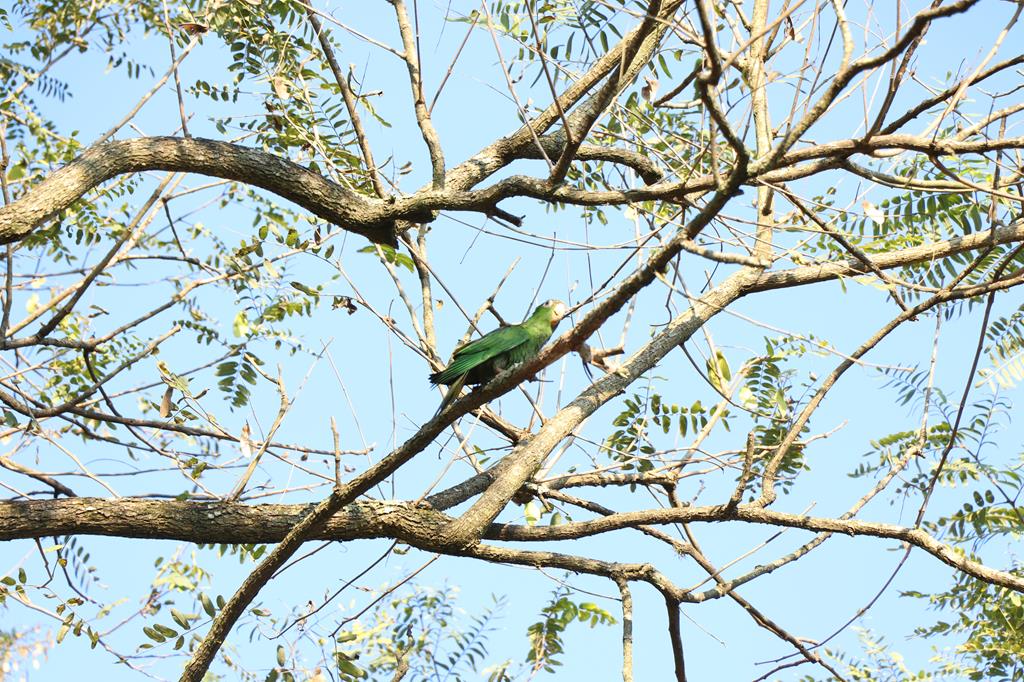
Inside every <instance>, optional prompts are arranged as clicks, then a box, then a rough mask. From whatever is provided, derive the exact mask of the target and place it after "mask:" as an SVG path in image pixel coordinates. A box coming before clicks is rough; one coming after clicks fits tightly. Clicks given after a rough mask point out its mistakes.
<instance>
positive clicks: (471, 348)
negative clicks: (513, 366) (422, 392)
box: [430, 325, 530, 384]
mask: <svg viewBox="0 0 1024 682" xmlns="http://www.w3.org/2000/svg"><path fill="white" fill-rule="evenodd" d="M529 339H530V334H529V333H528V332H527V331H526V330H525V329H523V327H522V326H521V325H512V326H511V327H502V328H501V329H495V330H494V331H492V332H489V333H488V334H486V335H485V336H483V337H481V338H479V339H477V340H476V341H470V342H469V343H467V344H466V345H464V346H460V347H459V348H458V349H456V351H455V357H454V358H452V361H451V364H449V365H448V366H447V367H445V368H444V369H443V370H441V371H440V372H437V373H436V374H432V375H431V376H430V380H431V381H432V382H433V383H435V384H450V383H451V382H453V381H455V379H456V378H458V377H459V376H460V375H462V374H465V373H466V372H468V371H470V370H471V369H473V368H474V367H476V366H477V365H480V364H482V363H484V362H487V361H488V360H490V359H491V358H494V357H496V356H498V355H500V354H501V353H505V352H507V351H510V350H512V349H513V348H515V347H516V346H519V345H521V344H523V343H525V342H526V341H528V340H529Z"/></svg>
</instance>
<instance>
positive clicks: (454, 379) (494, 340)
mask: <svg viewBox="0 0 1024 682" xmlns="http://www.w3.org/2000/svg"><path fill="white" fill-rule="evenodd" d="M566 312H567V309H566V307H565V304H564V303H562V302H561V301H556V300H554V299H552V300H550V301H545V302H544V303H541V304H540V305H539V306H537V309H536V310H534V311H533V314H532V315H530V317H528V318H526V320H525V321H524V322H522V323H520V324H513V325H510V326H508V327H499V328H498V329H495V330H494V331H492V332H488V333H487V334H485V335H484V336H483V337H481V338H479V339H477V340H476V341H470V342H469V343H467V344H465V345H463V346H459V347H458V348H456V349H455V353H454V355H453V356H452V361H451V362H450V363H448V366H447V367H445V368H444V369H443V370H441V371H440V372H434V373H433V374H431V375H430V383H432V384H434V385H435V386H436V385H438V384H444V385H445V386H448V387H449V388H448V392H447V393H445V395H444V399H443V400H442V401H441V407H439V408H437V414H440V413H441V412H443V411H444V409H445V408H446V407H448V406H449V405H450V404H451V403H453V402H455V399H456V398H458V397H459V393H460V392H461V391H462V387H463V386H464V385H466V384H469V385H471V386H476V385H479V384H486V383H487V382H488V381H490V380H491V379H493V378H494V377H496V376H497V375H498V374H499V373H501V372H502V371H503V370H506V369H508V368H509V367H512V366H513V365H517V364H519V363H521V362H525V361H527V360H529V359H530V358H532V357H533V356H535V355H537V353H539V352H540V349H541V348H542V347H543V346H544V343H545V342H546V341H547V340H548V339H549V338H551V333H552V332H554V331H555V327H557V326H558V323H559V322H560V321H561V319H562V318H563V317H565V314H566Z"/></svg>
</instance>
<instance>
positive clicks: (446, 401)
mask: <svg viewBox="0 0 1024 682" xmlns="http://www.w3.org/2000/svg"><path fill="white" fill-rule="evenodd" d="M465 384H466V375H465V374H463V375H462V376H460V377H459V378H458V379H456V380H455V381H453V382H452V383H451V386H449V387H448V391H447V392H446V393H445V394H444V398H442V399H441V406H440V407H438V408H437V412H435V413H434V416H435V417H436V416H437V415H439V414H441V413H442V412H444V411H445V409H447V407H448V406H449V405H451V404H452V403H454V402H455V400H456V398H458V397H459V394H460V393H462V387H463V386H464V385H465Z"/></svg>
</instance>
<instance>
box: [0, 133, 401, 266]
mask: <svg viewBox="0 0 1024 682" xmlns="http://www.w3.org/2000/svg"><path fill="white" fill-rule="evenodd" d="M148 170H167V171H179V172H184V173H199V174H201V175H209V176H212V177H217V178H224V179H226V180H237V181H239V182H244V183H246V184H249V185H253V186H255V187H259V188H261V189H265V190H268V191H270V192H273V193H274V194H277V195H278V196H281V197H283V198H285V199H288V200H289V201H293V202H295V203H296V204H298V205H299V206H301V207H303V208H305V209H307V210H308V211H310V212H312V213H314V214H315V215H317V216H319V217H321V218H323V219H325V220H328V221H330V222H332V223H334V224H335V225H338V226H339V227H341V228H343V229H346V230H349V231H351V232H355V233H357V234H360V235H363V236H364V237H366V238H367V239H369V240H370V241H372V242H376V243H379V244H389V245H391V246H397V240H396V236H395V224H394V221H393V220H390V219H389V218H388V217H387V215H386V214H387V211H386V210H382V209H384V208H385V205H384V204H383V202H380V201H377V200H373V199H368V198H367V197H364V196H362V195H360V194H357V193H355V192H353V191H351V190H349V189H346V188H344V187H341V186H340V185H336V184H334V183H333V182H331V181H329V180H327V179H326V178H324V177H323V176H321V175H319V174H317V173H314V172H313V171H311V170H308V169H306V168H303V167H302V166H300V165H299V164H297V163H294V162H292V161H288V160H287V159H283V158H281V157H279V156H275V155H274V154H268V153H267V152H263V151H259V150H257V149H252V148H249V147H243V146H241V145H237V144H231V143H228V142H218V141H216V140H205V139H200V138H190V139H184V138H176V137H144V138H138V139H134V140H120V141H116V142H107V143H104V144H100V145H96V146H95V147H92V148H90V149H89V150H87V151H86V152H85V153H84V154H82V155H81V156H79V157H78V158H77V159H75V160H74V161H72V162H71V163H69V164H68V165H67V166H65V167H64V168H62V169H60V170H59V171H57V172H56V173H53V174H52V175H50V176H48V177H47V178H46V179H45V180H43V181H42V182H40V183H39V184H38V185H36V186H35V187H33V188H32V190H31V191H30V192H28V193H27V194H26V195H25V196H23V197H22V198H21V199H19V200H18V201H15V202H14V203H12V204H10V205H8V206H5V207H3V208H0V243H10V242H14V241H18V240H20V239H22V238H24V237H25V236H26V235H27V234H29V233H30V232H31V231H32V230H34V229H35V228H36V227H38V226H39V225H41V224H42V223H43V222H44V221H46V220H47V219H48V218H50V217H52V216H54V215H56V214H58V213H60V212H61V211H64V210H66V209H67V208H68V207H70V206H71V205H72V204H73V203H74V202H75V201H76V200H78V199H79V198H81V197H82V196H83V195H84V194H85V193H86V192H88V191H89V190H91V189H93V188H95V187H96V186H98V185H100V184H101V183H103V182H105V181H107V180H109V179H111V178H113V177H116V176H118V175H123V174H125V173H139V172H142V171H148Z"/></svg>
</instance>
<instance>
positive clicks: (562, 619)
mask: <svg viewBox="0 0 1024 682" xmlns="http://www.w3.org/2000/svg"><path fill="white" fill-rule="evenodd" d="M570 594H571V591H570V590H569V588H567V587H559V588H557V589H556V590H555V591H554V592H553V593H552V595H551V601H550V602H548V604H547V606H545V607H544V608H543V609H542V610H541V614H540V615H541V620H539V621H537V622H536V623H534V624H533V625H531V626H530V627H529V628H527V630H526V634H527V637H528V638H529V640H530V651H529V653H527V655H526V660H527V662H528V663H530V664H531V666H532V669H533V672H535V673H536V672H537V671H540V670H544V671H545V672H549V673H553V672H555V668H556V667H558V666H560V665H562V662H561V661H560V660H559V657H560V656H562V655H563V654H564V653H565V645H564V642H563V640H562V637H563V636H564V634H565V631H566V629H567V628H568V627H569V626H570V625H572V624H573V623H574V622H577V621H578V622H581V623H587V624H589V625H590V627H592V628H593V627H597V626H598V625H613V624H615V622H616V621H615V617H614V616H612V615H611V614H610V613H608V612H607V611H606V610H604V609H602V608H601V607H600V606H598V605H597V604H593V603H591V602H574V601H572V600H571V599H570V598H569V595H570Z"/></svg>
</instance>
